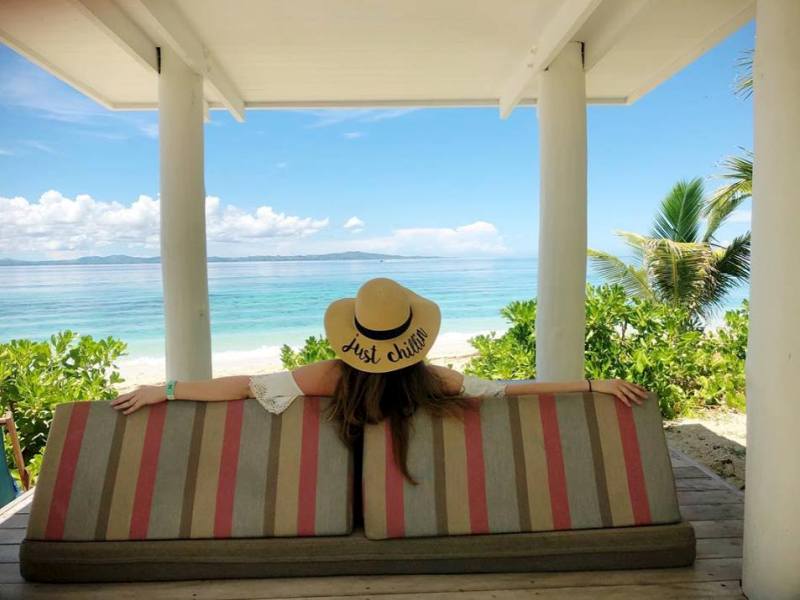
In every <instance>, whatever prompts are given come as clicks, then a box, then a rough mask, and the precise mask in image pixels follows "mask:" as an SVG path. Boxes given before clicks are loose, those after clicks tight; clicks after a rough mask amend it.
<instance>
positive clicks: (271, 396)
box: [111, 278, 646, 479]
mask: <svg viewBox="0 0 800 600" xmlns="http://www.w3.org/2000/svg"><path fill="white" fill-rule="evenodd" d="M440 322H441V315H440V312H439V307H438V306H437V305H436V303H434V302H432V301H431V300H428V299H426V298H423V297H422V296H419V295H417V294H415V293H414V292H412V291H411V290H409V289H407V288H405V287H403V286H401V285H400V284H398V283H397V282H395V281H393V280H391V279H386V278H377V279H371V280H370V281H367V282H366V283H365V284H364V285H362V286H361V288H359V290H358V294H357V295H356V297H355V298H343V299H341V300H337V301H335V302H333V303H332V304H331V305H330V306H329V307H328V310H327V311H326V313H325V333H326V335H327V338H328V341H329V342H330V344H331V346H332V347H333V349H334V351H335V352H336V356H337V357H338V358H337V359H334V360H325V361H320V362H318V363H314V364H311V365H306V366H304V367H300V368H298V369H295V370H293V371H291V372H289V371H283V372H280V373H271V374H268V375H255V376H247V375H239V376H233V377H218V378H215V379H211V380H208V381H180V382H176V381H169V382H167V385H166V386H142V387H139V388H137V389H136V390H135V391H133V392H130V393H127V394H122V395H121V396H119V397H117V398H116V399H115V400H113V401H112V403H111V404H112V406H113V407H114V408H115V409H117V410H120V411H122V412H123V413H124V414H126V415H128V414H131V413H132V412H134V411H136V410H138V409H139V408H141V407H142V406H145V405H147V404H156V403H158V402H164V401H165V400H167V399H169V400H206V401H210V402H211V401H220V400H238V399H243V398H253V397H254V398H257V399H258V400H259V402H260V403H261V404H262V405H263V406H264V408H265V409H267V410H268V411H270V412H273V413H280V412H282V411H283V410H285V409H286V408H287V407H288V406H289V404H291V402H292V401H293V400H294V399H295V398H296V397H298V396H301V395H307V396H330V397H332V398H333V402H332V403H331V405H330V409H329V414H330V417H331V418H332V419H335V420H336V421H337V422H338V423H339V434H340V436H341V438H342V440H343V441H344V442H345V443H346V444H348V445H349V446H351V447H352V446H354V445H355V443H356V441H357V439H358V438H359V437H360V435H361V431H362V428H363V426H364V425H365V424H366V423H377V422H379V421H381V420H383V419H390V422H391V425H392V433H393V438H394V439H393V442H394V443H393V445H394V451H395V456H396V457H397V462H398V466H399V467H400V468H401V469H402V471H403V474H404V475H406V477H408V478H409V479H411V477H410V475H409V473H408V471H407V469H406V466H405V463H406V453H407V441H408V419H409V417H410V416H411V415H413V414H414V412H415V411H416V410H417V409H419V408H424V409H427V410H430V411H432V412H433V413H434V414H445V413H457V412H458V410H459V409H461V408H463V407H465V406H466V405H467V404H468V400H467V398H474V397H500V396H503V395H509V396H512V395H526V394H542V393H558V392H581V391H595V392H603V393H607V394H613V395H614V396H616V397H617V398H618V399H619V401H620V402H623V403H624V404H626V405H627V406H630V405H631V403H634V404H641V403H642V401H643V400H644V399H645V398H646V392H645V390H644V389H642V388H641V387H639V386H637V385H635V384H632V383H628V382H626V381H622V380H620V379H612V380H601V381H592V380H590V379H582V380H579V381H568V382H557V383H556V382H554V383H544V382H538V381H520V382H511V383H501V382H496V381H488V380H484V379H479V378H477V377H472V376H470V375H462V374H461V373H459V372H458V371H454V370H452V369H448V368H445V367H439V366H434V365H427V364H425V363H424V362H423V359H424V358H425V356H426V355H427V354H428V352H429V351H430V349H431V347H432V346H433V343H434V341H435V340H436V336H437V334H438V333H439V325H440Z"/></svg>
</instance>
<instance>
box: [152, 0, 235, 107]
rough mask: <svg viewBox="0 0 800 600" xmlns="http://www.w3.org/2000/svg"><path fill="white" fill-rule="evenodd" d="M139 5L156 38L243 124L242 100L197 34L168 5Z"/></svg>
mask: <svg viewBox="0 0 800 600" xmlns="http://www.w3.org/2000/svg"><path fill="white" fill-rule="evenodd" d="M139 4H140V5H141V6H142V7H143V8H144V9H145V10H146V11H147V12H148V14H149V15H150V17H151V18H152V19H153V24H154V25H155V27H156V28H157V29H158V32H159V35H160V36H161V37H162V38H163V40H164V41H165V42H166V43H167V45H169V47H170V48H172V50H174V51H175V52H176V53H177V54H178V56H180V57H181V58H182V59H183V60H184V62H186V64H187V65H189V67H190V68H192V69H193V70H194V71H196V72H197V73H199V74H200V75H202V76H203V79H204V80H205V82H206V84H207V85H208V86H210V87H211V88H212V89H213V90H214V91H215V92H216V93H217V94H218V95H219V97H220V98H221V99H222V103H223V104H224V105H225V108H227V109H228V110H229V111H230V112H231V114H232V115H233V117H234V118H235V119H236V120H237V121H239V122H242V121H244V100H243V99H242V96H241V94H240V93H239V91H238V90H237V89H236V86H235V85H234V84H233V82H232V81H231V80H230V78H229V77H228V75H227V73H225V71H224V70H223V68H222V67H221V66H220V65H219V63H217V61H216V60H215V59H214V57H213V56H211V54H210V53H209V52H208V49H207V48H206V47H205V46H203V43H202V41H201V40H200V38H199V37H198V36H197V34H196V33H195V32H194V31H192V29H191V27H190V26H189V24H188V23H187V22H186V19H185V18H184V16H183V15H182V14H181V13H180V12H179V10H178V8H177V7H176V6H175V5H174V4H173V3H172V2H163V1H162V0H139Z"/></svg>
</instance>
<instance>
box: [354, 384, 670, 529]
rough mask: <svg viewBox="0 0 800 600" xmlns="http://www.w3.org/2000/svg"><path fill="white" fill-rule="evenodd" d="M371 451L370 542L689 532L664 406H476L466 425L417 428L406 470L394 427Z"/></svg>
mask: <svg viewBox="0 0 800 600" xmlns="http://www.w3.org/2000/svg"><path fill="white" fill-rule="evenodd" d="M364 439H365V444H364V476H363V489H364V527H365V531H366V535H367V537H369V538H371V539H383V538H397V537H417V536H432V535H456V534H478V533H502V532H530V531H549V530H559V529H562V530H563V529H585V528H596V527H619V526H626V525H647V524H664V523H675V522H678V521H680V514H679V512H678V503H677V499H676V494H675V486H674V481H673V476H672V470H671V467H670V460H669V455H668V452H667V447H666V443H665V440H664V433H663V430H662V423H661V416H660V412H659V408H658V401H657V400H656V398H655V397H653V396H651V397H650V398H649V399H648V400H647V401H646V402H645V404H644V406H642V407H636V408H633V409H631V408H628V407H626V406H625V405H623V404H622V403H620V402H618V401H617V400H615V399H614V398H613V397H612V396H608V395H604V394H560V395H544V394H543V395H540V396H524V397H517V398H514V397H508V398H503V399H486V400H483V401H482V402H480V401H476V403H475V408H474V409H470V410H465V411H464V415H463V419H460V418H455V417H448V418H433V417H431V415H430V414H428V413H426V412H422V411H420V412H419V413H418V414H417V415H416V416H415V417H414V422H413V430H412V433H411V439H410V442H409V451H408V466H409V471H410V473H411V475H412V476H413V477H414V478H415V479H416V480H417V481H418V485H416V486H415V485H413V484H411V483H409V482H408V481H406V480H404V478H403V476H402V474H401V473H400V471H399V470H398V469H397V468H396V466H395V463H394V460H393V455H392V444H391V430H390V428H389V425H388V422H386V421H385V422H383V423H381V424H378V425H372V426H369V427H368V429H367V431H366V432H365V436H364Z"/></svg>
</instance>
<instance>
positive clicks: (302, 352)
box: [281, 335, 336, 371]
mask: <svg viewBox="0 0 800 600" xmlns="http://www.w3.org/2000/svg"><path fill="white" fill-rule="evenodd" d="M331 358H336V354H335V353H334V351H333V348H331V345H330V343H328V340H327V339H325V336H322V335H321V336H319V337H315V336H313V335H312V336H310V337H308V338H306V341H305V344H303V346H302V347H300V349H299V350H293V349H292V348H291V347H290V346H289V345H287V344H284V345H283V346H281V363H282V364H283V368H284V369H286V370H289V371H290V370H292V369H296V368H297V367H302V366H303V365H308V364H311V363H315V362H318V361H320V360H328V359H331Z"/></svg>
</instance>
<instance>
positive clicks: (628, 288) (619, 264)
mask: <svg viewBox="0 0 800 600" xmlns="http://www.w3.org/2000/svg"><path fill="white" fill-rule="evenodd" d="M589 260H590V262H591V265H592V267H593V268H594V270H595V271H596V272H597V273H598V275H600V276H601V277H602V278H603V279H605V280H606V281H607V282H608V283H611V284H618V285H621V286H622V287H623V288H624V289H625V293H626V294H628V295H629V296H635V297H637V298H646V299H651V300H652V299H655V296H654V294H653V290H652V289H651V288H650V284H649V282H648V280H647V271H645V270H644V269H643V268H641V267H636V266H635V265H630V264H628V263H626V262H624V261H623V260H622V259H620V258H618V257H616V256H614V255H613V254H609V253H608V252H601V251H600V250H592V249H591V248H590V249H589Z"/></svg>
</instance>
